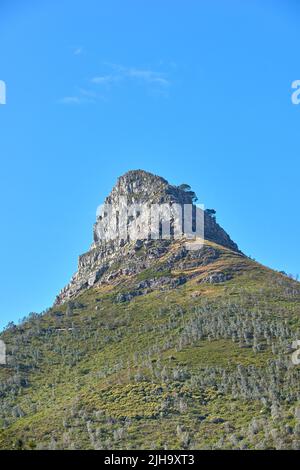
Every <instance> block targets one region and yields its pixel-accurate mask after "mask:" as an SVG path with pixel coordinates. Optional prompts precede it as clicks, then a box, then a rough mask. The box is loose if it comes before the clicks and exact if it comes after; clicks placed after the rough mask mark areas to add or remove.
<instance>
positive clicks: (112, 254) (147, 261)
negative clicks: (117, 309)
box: [56, 170, 239, 304]
mask: <svg viewBox="0 0 300 470" xmlns="http://www.w3.org/2000/svg"><path fill="white" fill-rule="evenodd" d="M193 199H194V198H193V193H192V192H191V191H186V190H184V189H182V188H180V187H176V186H172V185H170V184H169V183H168V182H167V181H166V180H165V179H164V178H161V177H159V176H156V175H153V174H151V173H148V172H146V171H143V170H134V171H129V172H128V173H126V174H125V175H123V176H121V177H120V178H119V179H118V181H117V183H116V185H115V186H114V188H113V189H112V191H111V193H110V195H109V196H108V197H107V198H106V199H105V201H104V204H105V207H104V208H103V209H102V211H100V212H99V214H98V216H97V220H96V223H95V225H94V241H93V243H92V246H91V248H90V250H89V251H88V252H87V253H85V254H83V255H81V256H80V257H79V263H78V271H77V272H76V273H75V274H74V276H73V277H72V279H71V281H70V283H69V284H68V285H67V286H66V287H65V288H64V289H63V290H62V291H61V292H60V294H59V295H58V296H57V298H56V304H61V303H63V302H65V301H66V300H68V299H71V298H73V297H75V296H76V295H77V294H78V293H79V292H80V291H81V290H83V289H87V288H89V287H91V286H94V285H95V284H98V283H99V284H100V283H101V284H102V283H115V282H117V281H118V279H119V278H120V277H121V276H132V275H134V274H138V273H141V272H143V271H144V270H147V269H149V268H151V267H153V265H155V261H156V260H158V259H161V258H162V257H165V258H166V260H165V262H164V263H165V264H164V266H165V269H166V270H170V269H172V268H173V267H174V266H178V268H179V269H180V267H183V265H184V266H185V267H186V268H193V267H196V266H201V265H205V264H208V263H210V262H212V261H214V260H215V259H217V257H218V252H217V250H215V249H213V248H209V247H206V246H204V247H203V248H202V250H196V251H188V250H187V249H186V248H185V247H184V246H182V244H180V243H178V239H176V240H174V233H173V232H172V220H171V224H170V227H171V236H170V239H161V238H162V237H161V234H160V233H158V239H154V240H153V239H151V237H150V232H149V236H147V237H145V236H144V229H145V225H147V223H148V220H146V221H145V219H143V217H142V215H141V213H139V211H138V210H137V209H136V208H135V210H134V211H133V212H132V213H129V215H128V216H126V218H125V219H124V218H123V219H122V220H123V222H122V224H123V225H125V226H123V227H121V226H120V224H121V222H119V220H121V218H119V214H120V212H122V208H124V205H125V204H127V206H128V205H129V206H131V205H133V204H135V205H143V204H145V205H153V204H159V205H161V204H165V205H166V207H167V206H168V207H171V208H172V207H176V205H179V206H180V207H184V205H185V204H190V205H193V207H194V208H195V205H194V203H193ZM106 207H110V208H112V209H113V210H114V211H115V214H117V216H116V217H117V219H116V226H117V228H118V229H119V232H118V235H117V236H115V235H114V236H112V233H111V219H109V217H108V215H107V212H106ZM124 220H125V222H124ZM203 220H204V237H205V239H207V240H210V241H212V242H215V243H217V244H219V245H222V246H224V247H226V248H229V249H231V250H233V251H235V252H237V253H239V250H238V247H237V245H236V244H235V243H234V242H233V241H232V240H231V239H230V237H229V235H228V234H227V233H226V232H225V231H224V230H223V229H222V227H220V226H219V225H218V224H217V222H216V220H215V219H214V217H212V216H211V215H209V214H207V213H206V212H204V214H203ZM132 227H134V228H135V229H138V230H141V237H140V238H138V237H137V239H132V238H131V237H130V233H131V228H132ZM115 228H116V227H115ZM124 233H125V236H124ZM182 237H184V235H183V234H182ZM177 238H178V237H177ZM172 247H173V248H174V249H172ZM160 269H161V268H160ZM149 282H150V281H148V283H149ZM154 282H156V283H157V281H153V282H152V283H154ZM172 282H173V284H172ZM176 282H177V281H175V280H173V281H170V282H169V283H168V282H166V285H168V284H169V287H171V286H176ZM209 282H218V281H217V279H214V280H211V281H209ZM219 282H222V281H221V280H219ZM160 283H161V287H164V286H163V279H162V280H161V281H160ZM152 287H153V285H152V286H151V282H150V285H145V286H144V288H143V289H144V290H145V289H151V288H152ZM140 293H142V288H139V289H137V290H136V291H135V293H128V294H127V297H128V295H129V296H131V298H132V297H133V296H135V295H140ZM125 297H126V294H124V296H123V297H122V299H121V297H120V299H118V301H121V302H122V301H126V299H125ZM127 300H128V299H127Z"/></svg>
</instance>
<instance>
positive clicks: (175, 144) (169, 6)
mask: <svg viewBox="0 0 300 470" xmlns="http://www.w3.org/2000/svg"><path fill="white" fill-rule="evenodd" d="M299 20H300V8H299V2H297V1H296V0H294V1H292V0H285V1H276V0H272V1H267V0H265V1H262V0H259V1H255V0H240V1H233V0H232V1H230V0H228V1H226V2H224V1H221V0H220V1H216V0H206V1H205V0H203V1H200V0H194V1H193V0H164V1H161V0H151V1H150V0H145V1H139V0H126V1H124V0H119V1H117V0H106V1H104V0H102V1H101V0H97V1H96V0H84V1H83V0H82V1H81V0H77V1H76V0H63V1H58V0H57V1H53V0H51V1H50V0H44V1H42V2H41V1H30V0H28V1H26V2H24V1H21V0H19V1H18V0H1V4H0V80H4V81H5V82H6V85H7V104H6V105H5V106H3V105H2V106H0V142H1V147H0V155H1V185H0V192H1V194H0V201H1V202H0V204H1V230H0V246H1V271H0V290H1V292H0V294H1V305H0V327H2V326H3V325H4V324H6V323H7V322H8V321H9V320H15V321H16V320H18V319H19V318H21V317H23V316H24V315H26V314H27V313H29V312H31V311H41V310H42V309H44V308H46V307H48V306H50V305H51V304H52V302H53V300H54V298H55V295H56V294H57V293H58V291H59V290H60V289H61V288H62V287H63V286H64V285H65V284H66V283H67V282H68V281H69V279H70V277H71V275H72V274H73V272H75V270H76V266H77V258H78V255H79V254H81V253H83V252H85V251H87V250H88V248H89V245H90V243H91V240H92V224H93V222H94V220H95V212H96V207H97V205H98V204H99V203H101V202H102V200H103V199H104V197H105V196H106V195H107V193H108V192H109V191H110V189H111V187H112V186H113V184H114V183H115V180H116V178H117V177H118V176H119V175H121V174H122V173H124V172H126V171H127V170H130V169H137V168H143V169H145V170H148V171H152V172H154V173H156V174H160V175H162V176H164V177H165V178H167V179H168V180H169V181H170V182H171V183H174V184H180V183H183V182H184V183H189V184H190V185H191V186H192V188H193V189H194V190H195V191H196V193H197V195H198V198H199V202H201V203H204V204H205V206H206V207H213V208H215V209H216V210H217V216H218V220H219V222H220V223H221V225H223V226H224V228H225V229H226V230H227V231H228V232H229V233H230V234H231V236H232V238H233V239H234V240H235V241H236V242H237V243H238V244H239V246H240V248H241V249H242V250H243V251H244V252H245V253H246V254H248V255H251V256H253V257H255V258H256V259H257V260H259V261H260V262H262V263H264V264H266V265H268V266H271V267H273V268H275V269H279V270H285V271H287V272H289V273H293V274H296V273H299V272H300V253H299V237H300V222H299V170H300V163H299V162H300V160H299V151H300V148H299V138H298V136H299V132H300V106H295V105H292V103H291V83H292V81H294V80H296V79H300V65H299V53H298V50H299V40H300V30H299Z"/></svg>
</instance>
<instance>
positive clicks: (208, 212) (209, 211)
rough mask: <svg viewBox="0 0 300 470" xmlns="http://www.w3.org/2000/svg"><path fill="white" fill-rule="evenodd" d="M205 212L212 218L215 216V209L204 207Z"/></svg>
mask: <svg viewBox="0 0 300 470" xmlns="http://www.w3.org/2000/svg"><path fill="white" fill-rule="evenodd" d="M205 212H206V214H207V215H209V216H210V217H212V218H213V219H215V218H216V211H215V209H206V211H205Z"/></svg>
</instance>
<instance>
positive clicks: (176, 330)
mask: <svg viewBox="0 0 300 470" xmlns="http://www.w3.org/2000/svg"><path fill="white" fill-rule="evenodd" d="M208 245H209V246H210V247H214V249H216V250H218V251H219V255H220V256H219V257H218V258H216V259H215V260H212V262H211V263H209V264H204V265H196V266H195V265H193V264H192V263H190V264H188V262H187V263H186V265H185V266H182V268H180V269H179V268H176V270H172V269H171V268H168V267H167V261H168V259H167V258H166V257H164V256H163V257H162V258H161V259H160V260H159V261H158V262H155V265H153V267H152V268H149V269H147V270H144V271H143V272H141V273H140V274H137V275H135V276H131V277H128V278H124V279H122V282H120V283H119V284H116V285H114V286H107V285H102V286H101V285H98V286H94V287H93V288H91V289H88V290H85V291H83V292H82V294H81V295H79V296H78V297H77V298H76V299H74V300H73V301H72V302H70V303H66V304H64V305H62V306H56V307H53V308H51V309H49V310H48V311H47V312H44V313H43V314H42V315H36V314H33V315H31V316H30V317H29V318H27V319H26V320H25V321H24V322H23V323H22V324H20V325H19V326H17V327H14V326H10V327H9V328H8V329H7V330H6V331H5V332H3V334H2V335H1V339H3V340H4V341H5V342H6V344H7V348H8V364H7V365H6V366H0V398H1V402H0V426H1V431H0V448H1V449H8V448H15V449H23V448H25V449H55V448H58V449H174V448H180V449H190V448H192V449H219V448H222V449H232V448H233V449H244V448H245V449H260V448H265V449H275V448H276V449H282V448H284V449H289V448H292V449H299V448H300V409H299V406H300V387H299V379H300V369H299V366H295V365H293V364H292V362H291V349H290V345H291V343H292V341H293V340H294V339H300V285H299V283H297V282H295V281H293V280H291V279H289V278H287V277H286V276H283V275H281V274H279V273H275V272H274V271H271V270H269V269H267V268H264V267H263V266H261V265H259V264H257V263H255V262H254V261H251V260H249V259H247V258H244V257H242V256H240V255H239V254H238V253H234V252H232V251H230V250H228V249H225V248H224V249H223V248H222V247H218V246H217V245H215V244H212V243H209V244H208ZM170 253H171V254H169V255H170V256H171V255H172V252H171V250H170ZM169 255H168V256H169ZM216 271H217V272H222V273H225V274H230V275H231V277H230V278H228V280H225V281H224V282H219V283H211V282H209V281H207V279H208V278H209V276H210V275H211V274H212V273H214V272H216ZM182 274H184V275H186V276H187V282H185V283H184V284H182V285H178V286H177V287H176V288H167V287H166V285H164V284H163V285H162V286H161V287H160V286H158V287H157V288H155V289H153V290H151V289H149V292H148V291H147V292H143V294H142V295H138V296H135V297H133V298H131V299H130V301H124V302H122V303H118V302H116V301H115V299H116V296H117V294H118V293H122V292H126V291H127V292H130V291H132V290H133V289H135V286H136V284H137V283H139V282H141V281H146V280H149V279H150V280H151V279H152V280H153V279H156V280H157V279H158V280H159V279H163V278H166V277H168V278H170V279H171V280H174V279H177V278H178V277H179V276H181V275H182Z"/></svg>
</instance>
